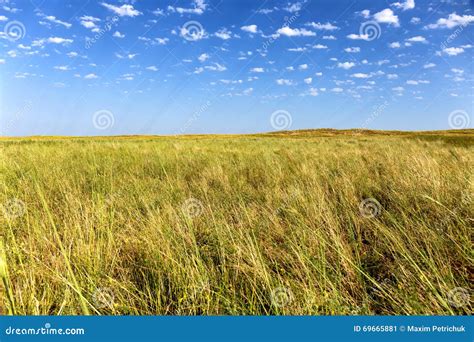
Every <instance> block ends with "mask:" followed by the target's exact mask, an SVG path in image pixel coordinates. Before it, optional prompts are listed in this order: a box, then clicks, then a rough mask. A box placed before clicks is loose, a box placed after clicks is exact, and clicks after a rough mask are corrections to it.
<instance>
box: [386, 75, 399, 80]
mask: <svg viewBox="0 0 474 342" xmlns="http://www.w3.org/2000/svg"><path fill="white" fill-rule="evenodd" d="M387 78H388V79H389V80H396V79H397V78H398V75H397V74H387Z"/></svg>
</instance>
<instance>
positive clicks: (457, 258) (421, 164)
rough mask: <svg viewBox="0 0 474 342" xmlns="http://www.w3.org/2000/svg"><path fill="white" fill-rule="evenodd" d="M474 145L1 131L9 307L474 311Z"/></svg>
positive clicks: (0, 294) (0, 221)
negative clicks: (40, 135)
mask: <svg viewBox="0 0 474 342" xmlns="http://www.w3.org/2000/svg"><path fill="white" fill-rule="evenodd" d="M468 138H469V137H464V138H459V139H468ZM450 139H451V138H450ZM452 139H453V141H455V142H456V139H455V138H452ZM469 141H471V142H472V140H468V143H460V144H458V143H452V141H442V140H437V139H429V140H423V139H417V138H413V137H404V136H370V135H360V136H357V137H355V136H350V135H347V136H334V137H318V136H310V135H305V136H303V137H299V138H297V137H285V136H279V137H264V136H262V137H258V136H255V137H250V136H240V137H237V136H236V137H208V138H206V137H195V138H192V137H188V138H179V137H170V138H149V139H145V138H129V139H126V138H109V139H99V138H97V139H94V138H90V139H72V138H71V139H60V140H58V139H20V140H15V139H7V140H3V141H0V148H1V150H0V153H1V155H0V158H1V161H2V164H1V167H0V176H1V189H0V204H3V215H1V216H0V239H1V240H2V241H3V244H4V247H3V248H1V247H0V277H1V279H2V282H1V284H2V285H0V286H1V287H0V305H3V303H5V305H4V307H3V308H0V310H1V312H3V313H11V314H88V313H92V314H192V315H193V314H264V315H267V314H463V313H471V312H472V304H471V302H470V300H469V299H470V297H469V295H468V296H467V297H466V291H467V293H469V291H471V289H470V286H471V285H470V284H471V283H472V279H470V277H472V271H473V267H472V265H473V264H472V261H473V255H472V242H471V241H472V240H471V233H472V226H473V217H472V194H473V189H474V185H473V174H472V166H473V156H474V155H473V150H474V148H473V145H472V144H471V143H469ZM12 199H14V200H16V201H17V202H15V203H17V205H18V203H20V206H21V205H23V206H24V208H23V209H24V210H23V211H22V212H20V213H19V214H18V210H17V214H16V215H12V214H11V211H12V210H11V208H10V207H11V205H12V204H11V203H12V202H11V201H12ZM368 199H369V203H370V204H371V205H372V209H373V211H370V210H369V212H364V210H366V209H367V208H365V207H364V205H363V204H362V205H361V202H362V201H363V200H368ZM9 206H10V207H9ZM369 209H370V208H369ZM361 210H362V211H361ZM7 266H8V267H7ZM7 268H8V270H7ZM459 291H461V292H459ZM460 295H461V297H459V296H460ZM453 297H454V300H453Z"/></svg>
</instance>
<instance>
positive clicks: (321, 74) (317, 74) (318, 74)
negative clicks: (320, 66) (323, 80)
mask: <svg viewBox="0 0 474 342" xmlns="http://www.w3.org/2000/svg"><path fill="white" fill-rule="evenodd" d="M315 75H316V76H320V77H321V76H323V73H322V72H317V73H315Z"/></svg>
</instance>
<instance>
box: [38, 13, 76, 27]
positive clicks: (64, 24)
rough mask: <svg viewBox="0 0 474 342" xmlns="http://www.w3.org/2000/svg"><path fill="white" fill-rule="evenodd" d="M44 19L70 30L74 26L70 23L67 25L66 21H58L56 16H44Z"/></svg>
mask: <svg viewBox="0 0 474 342" xmlns="http://www.w3.org/2000/svg"><path fill="white" fill-rule="evenodd" d="M44 19H46V20H48V21H50V22H52V23H55V24H58V25H62V26H64V27H66V28H70V27H71V26H72V24H70V23H67V22H65V21H62V20H59V19H57V18H56V17H55V16H54V15H47V16H44Z"/></svg>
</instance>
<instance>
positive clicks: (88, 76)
mask: <svg viewBox="0 0 474 342" xmlns="http://www.w3.org/2000/svg"><path fill="white" fill-rule="evenodd" d="M84 78H85V79H86V80H93V79H96V78H99V77H98V76H97V75H96V74H87V75H86V76H84Z"/></svg>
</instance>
